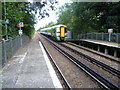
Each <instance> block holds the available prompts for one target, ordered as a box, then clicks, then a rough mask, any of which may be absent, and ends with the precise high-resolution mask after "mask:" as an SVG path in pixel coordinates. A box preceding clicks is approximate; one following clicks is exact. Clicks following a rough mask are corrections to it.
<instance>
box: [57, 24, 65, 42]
mask: <svg viewBox="0 0 120 90" xmlns="http://www.w3.org/2000/svg"><path fill="white" fill-rule="evenodd" d="M56 39H57V41H66V40H67V26H59V27H56Z"/></svg>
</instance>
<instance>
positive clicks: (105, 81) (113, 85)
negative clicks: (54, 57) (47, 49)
mask: <svg viewBox="0 0 120 90" xmlns="http://www.w3.org/2000/svg"><path fill="white" fill-rule="evenodd" d="M47 40H48V39H47ZM48 41H49V42H50V44H51V45H52V46H53V47H54V48H56V49H57V50H58V51H59V52H60V53H62V54H63V55H65V56H66V57H67V58H68V59H70V60H71V61H72V62H73V63H74V64H75V65H77V66H78V67H79V68H80V69H82V70H83V71H84V72H86V73H87V74H88V75H89V76H90V77H92V78H93V79H94V80H95V81H97V82H98V83H99V84H100V85H101V86H102V87H103V88H105V89H107V90H112V89H120V86H119V85H117V84H116V83H114V82H113V81H111V80H109V79H107V78H105V77H104V76H103V75H101V74H100V73H98V72H96V71H95V70H93V69H92V68H90V67H89V66H87V65H86V64H84V63H82V62H80V60H78V59H77V58H75V57H73V56H72V55H70V54H68V53H67V52H65V51H64V50H62V49H61V48H59V47H58V46H56V45H55V44H53V43H52V42H51V41H50V40H48Z"/></svg>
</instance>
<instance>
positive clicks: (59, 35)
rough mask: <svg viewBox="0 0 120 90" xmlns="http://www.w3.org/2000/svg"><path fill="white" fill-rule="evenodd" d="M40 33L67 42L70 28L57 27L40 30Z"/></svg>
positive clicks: (64, 26) (60, 25)
mask: <svg viewBox="0 0 120 90" xmlns="http://www.w3.org/2000/svg"><path fill="white" fill-rule="evenodd" d="M40 33H42V34H44V35H47V36H51V37H52V38H54V39H55V40H57V41H66V40H67V38H68V37H67V35H68V28H67V26H66V25H62V24H59V25H55V26H52V27H48V28H44V29H41V30H40Z"/></svg>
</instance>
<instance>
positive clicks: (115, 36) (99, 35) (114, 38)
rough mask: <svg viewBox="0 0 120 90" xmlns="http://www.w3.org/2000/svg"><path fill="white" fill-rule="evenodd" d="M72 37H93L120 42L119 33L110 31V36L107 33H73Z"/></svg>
mask: <svg viewBox="0 0 120 90" xmlns="http://www.w3.org/2000/svg"><path fill="white" fill-rule="evenodd" d="M73 39H94V40H103V41H111V42H120V33H111V35H110V37H109V33H87V34H80V35H75V36H74V37H73Z"/></svg>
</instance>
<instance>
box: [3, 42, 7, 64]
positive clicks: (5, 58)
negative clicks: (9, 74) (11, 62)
mask: <svg viewBox="0 0 120 90" xmlns="http://www.w3.org/2000/svg"><path fill="white" fill-rule="evenodd" d="M3 47H4V52H3V53H4V63H3V65H4V64H5V63H6V62H7V61H6V60H7V55H6V43H5V40H3Z"/></svg>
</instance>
